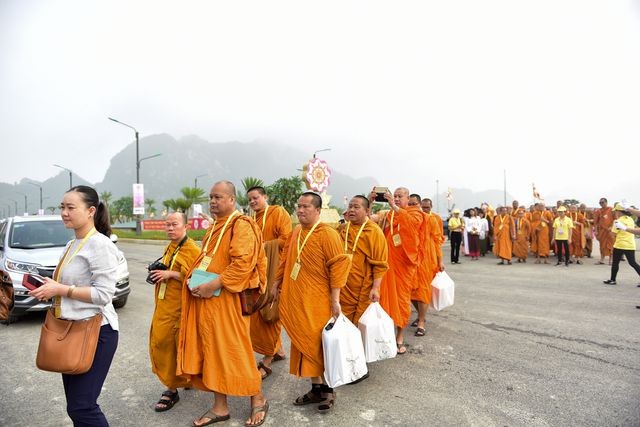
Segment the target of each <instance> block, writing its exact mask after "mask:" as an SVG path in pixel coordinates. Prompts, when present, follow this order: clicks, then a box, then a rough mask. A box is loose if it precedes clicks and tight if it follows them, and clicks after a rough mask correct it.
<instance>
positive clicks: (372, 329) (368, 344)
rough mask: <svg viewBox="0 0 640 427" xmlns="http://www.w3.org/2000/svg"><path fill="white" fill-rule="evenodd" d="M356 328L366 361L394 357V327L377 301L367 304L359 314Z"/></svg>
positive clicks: (395, 347) (395, 352)
mask: <svg viewBox="0 0 640 427" xmlns="http://www.w3.org/2000/svg"><path fill="white" fill-rule="evenodd" d="M358 329H359V330H360V334H361V335H362V344H363V346H364V355H365V357H366V359H367V363H370V362H377V361H378V360H384V359H390V358H392V357H396V354H398V347H397V346H396V327H395V325H394V324H393V319H392V318H391V317H389V315H388V314H387V313H386V312H385V311H384V309H383V308H382V306H381V305H380V303H379V302H373V303H371V304H369V307H367V309H366V310H365V311H364V313H362V316H360V320H359V321H358Z"/></svg>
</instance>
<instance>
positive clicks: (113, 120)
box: [107, 117, 161, 235]
mask: <svg viewBox="0 0 640 427" xmlns="http://www.w3.org/2000/svg"><path fill="white" fill-rule="evenodd" d="M107 118H108V119H109V120H111V121H112V122H116V123H118V124H121V125H122V126H126V127H128V128H129V129H133V131H134V132H135V134H136V184H140V163H142V161H143V160H148V159H152V158H154V157H158V156H161V154H154V155H153V156H148V157H143V158H142V159H141V158H140V135H139V133H138V130H137V129H136V128H134V127H133V126H131V125H128V124H126V123H123V122H121V121H119V120H116V119H114V118H112V117H107ZM136 234H138V235H140V234H142V224H141V222H140V215H136Z"/></svg>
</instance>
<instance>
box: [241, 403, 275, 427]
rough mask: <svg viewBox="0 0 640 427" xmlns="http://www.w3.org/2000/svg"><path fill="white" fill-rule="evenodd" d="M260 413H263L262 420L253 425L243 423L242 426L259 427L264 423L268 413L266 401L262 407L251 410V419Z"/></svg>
mask: <svg viewBox="0 0 640 427" xmlns="http://www.w3.org/2000/svg"><path fill="white" fill-rule="evenodd" d="M260 412H263V413H264V417H263V418H262V420H260V421H258V422H257V423H255V424H253V423H251V422H250V421H248V422H246V423H244V425H245V426H246V427H258V426H261V425H262V424H263V423H264V422H265V420H266V419H267V413H268V412H269V402H268V401H265V402H264V405H262V406H255V407H253V408H251V418H253V417H255V416H256V415H257V414H259V413H260Z"/></svg>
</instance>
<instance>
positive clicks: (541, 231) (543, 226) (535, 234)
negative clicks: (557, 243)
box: [531, 210, 553, 258]
mask: <svg viewBox="0 0 640 427" xmlns="http://www.w3.org/2000/svg"><path fill="white" fill-rule="evenodd" d="M542 218H544V219H546V220H547V221H549V224H547V223H545V222H543V221H542ZM552 225H553V215H552V214H551V212H549V211H547V210H544V211H542V212H540V211H535V212H533V213H532V214H531V252H532V253H533V254H534V255H537V256H539V257H544V258H546V257H548V256H549V251H550V250H551V240H550V239H549V229H550V228H553V227H552Z"/></svg>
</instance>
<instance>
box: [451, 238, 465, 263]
mask: <svg viewBox="0 0 640 427" xmlns="http://www.w3.org/2000/svg"><path fill="white" fill-rule="evenodd" d="M461 243H462V233H461V232H459V231H452V232H451V262H458V259H460V244H461Z"/></svg>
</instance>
